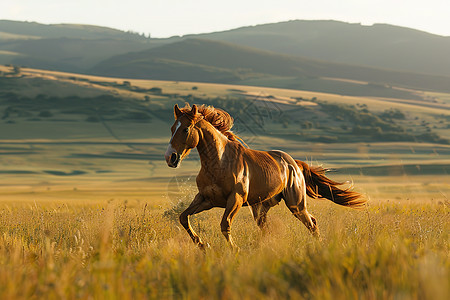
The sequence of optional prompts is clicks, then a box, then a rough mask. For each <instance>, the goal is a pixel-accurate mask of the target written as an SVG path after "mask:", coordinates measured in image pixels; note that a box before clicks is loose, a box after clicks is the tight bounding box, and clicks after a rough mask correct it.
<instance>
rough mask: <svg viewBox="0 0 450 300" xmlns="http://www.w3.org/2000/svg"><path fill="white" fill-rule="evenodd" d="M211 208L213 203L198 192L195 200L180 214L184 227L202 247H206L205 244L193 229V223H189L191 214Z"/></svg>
mask: <svg viewBox="0 0 450 300" xmlns="http://www.w3.org/2000/svg"><path fill="white" fill-rule="evenodd" d="M211 208H213V206H212V204H211V203H210V202H209V201H205V199H204V198H203V196H202V195H200V194H197V195H196V196H195V198H194V201H192V203H191V204H190V205H189V207H188V208H187V209H186V210H185V211H183V212H182V213H181V215H180V223H181V225H183V227H184V229H186V231H187V232H188V233H189V236H190V237H191V239H192V240H193V241H194V243H195V244H196V245H198V246H199V247H200V248H202V249H203V248H204V247H205V244H204V243H203V242H202V240H201V239H200V237H199V236H198V235H197V234H196V233H195V231H194V230H193V229H192V227H191V224H190V223H189V216H191V215H194V214H198V213H199V212H202V211H204V210H208V209H211Z"/></svg>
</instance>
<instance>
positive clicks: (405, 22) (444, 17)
mask: <svg viewBox="0 0 450 300" xmlns="http://www.w3.org/2000/svg"><path fill="white" fill-rule="evenodd" d="M0 7H1V10H0V19H7V20H18V21H36V22H39V23H45V24H53V23H82V24H92V25H101V26H107V27H113V28H117V29H122V30H133V31H136V32H139V33H145V34H149V33H150V34H151V36H152V37H168V36H172V35H183V34H189V33H201V32H211V31H219V30H226V29H232V28H236V27H240V26H247V25H256V24H263V23H272V22H279V21H287V20H293V19H307V20H316V19H320V20H324V19H326V20H330V19H332V20H340V21H346V22H352V23H362V24H365V25H371V24H373V23H389V24H393V25H400V26H405V27H412V28H416V29H420V30H424V31H428V32H431V33H435V34H440V35H445V36H450V1H449V0H377V1H368V0H307V1H304V0H278V1H276V0H272V1H268V0H249V1H245V0H222V1H215V0H192V1H189V0H127V1H118V0H70V1H67V0H0ZM0 31H1V28H0Z"/></svg>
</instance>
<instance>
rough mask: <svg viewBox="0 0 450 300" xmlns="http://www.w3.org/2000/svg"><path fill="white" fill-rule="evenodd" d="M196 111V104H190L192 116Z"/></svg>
mask: <svg viewBox="0 0 450 300" xmlns="http://www.w3.org/2000/svg"><path fill="white" fill-rule="evenodd" d="M197 113H198V108H197V105H195V104H194V105H192V109H191V114H193V115H194V116H195V115H196V114H197Z"/></svg>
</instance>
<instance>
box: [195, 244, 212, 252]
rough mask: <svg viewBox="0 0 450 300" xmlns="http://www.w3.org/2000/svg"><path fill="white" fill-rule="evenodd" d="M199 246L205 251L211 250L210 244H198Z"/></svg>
mask: <svg viewBox="0 0 450 300" xmlns="http://www.w3.org/2000/svg"><path fill="white" fill-rule="evenodd" d="M197 246H198V247H199V248H200V249H201V250H203V251H206V249H211V246H210V245H209V243H198V244H197Z"/></svg>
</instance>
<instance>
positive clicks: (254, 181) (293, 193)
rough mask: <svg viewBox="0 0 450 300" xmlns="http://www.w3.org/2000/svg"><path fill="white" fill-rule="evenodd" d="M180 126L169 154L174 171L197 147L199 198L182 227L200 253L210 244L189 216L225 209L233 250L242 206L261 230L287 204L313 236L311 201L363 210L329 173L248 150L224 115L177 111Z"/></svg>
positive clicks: (204, 110)
mask: <svg viewBox="0 0 450 300" xmlns="http://www.w3.org/2000/svg"><path fill="white" fill-rule="evenodd" d="M174 114H175V123H174V124H173V126H172V128H171V131H172V137H171V139H170V142H169V146H168V148H167V151H166V153H165V158H166V162H167V164H168V165H169V167H172V168H176V167H178V166H179V164H180V162H181V161H182V160H183V159H184V158H185V157H186V156H187V155H188V154H189V152H190V151H191V149H193V148H195V147H197V150H198V153H199V155H200V161H201V169H200V172H199V174H198V176H197V187H198V194H197V195H196V196H195V198H194V200H193V201H192V203H191V204H190V205H189V207H188V208H187V209H186V210H185V211H184V212H183V213H181V215H180V222H181V224H182V225H183V227H184V228H185V229H186V230H187V232H188V233H189V235H190V237H191V238H192V240H193V241H194V243H196V244H197V245H198V246H199V247H200V248H204V247H205V244H204V243H203V242H202V240H201V239H200V237H199V236H198V235H197V234H196V233H195V232H194V230H193V229H192V227H191V225H190V224H189V216H191V215H194V214H197V213H199V212H202V211H204V210H208V209H211V208H213V207H222V208H225V213H224V214H223V217H222V221H221V223H220V228H221V230H222V233H223V235H224V236H225V238H226V239H227V241H228V243H229V244H230V246H231V247H232V248H234V247H235V244H234V243H233V240H232V238H231V234H230V228H231V223H232V221H233V218H234V217H235V216H236V213H237V212H238V211H239V209H240V208H241V207H242V206H247V205H249V206H250V207H251V210H252V212H253V216H254V218H255V220H256V222H257V224H258V226H259V227H261V228H263V227H264V226H265V223H266V215H267V212H268V211H269V209H270V208H271V207H272V206H274V205H276V204H278V203H279V202H280V201H281V200H282V199H284V201H285V204H286V206H287V207H288V208H289V210H290V211H291V212H292V213H293V214H294V216H295V217H297V218H298V219H299V220H300V221H302V222H303V224H305V226H306V227H307V228H308V229H309V230H310V231H311V233H313V234H314V235H318V234H319V229H318V226H317V222H316V219H315V218H314V217H313V216H312V215H311V214H310V213H309V212H308V210H307V209H306V195H307V194H308V196H310V197H312V198H327V199H329V200H331V201H333V202H334V203H337V204H340V205H344V206H348V207H353V208H361V207H362V206H363V205H364V203H365V200H364V199H362V198H361V195H360V194H359V193H356V192H354V191H350V190H349V189H340V188H339V187H337V186H338V185H341V184H342V183H338V182H335V181H333V180H331V179H329V178H327V177H325V176H324V174H325V172H326V169H323V168H321V167H311V166H308V165H307V164H306V163H304V162H301V161H299V160H295V159H293V158H292V157H291V156H290V155H289V154H287V153H285V152H283V151H256V150H252V149H248V148H245V147H244V146H243V145H242V143H241V142H243V141H242V140H241V139H240V138H239V137H237V136H236V135H235V134H234V133H232V132H231V131H230V129H231V127H232V126H233V118H232V117H231V116H230V115H229V114H228V113H227V112H225V111H223V110H221V109H217V108H214V107H212V106H205V105H202V106H200V107H197V106H196V105H193V106H192V108H190V107H189V105H187V106H186V107H185V108H182V109H180V108H179V107H178V105H175V107H174Z"/></svg>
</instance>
